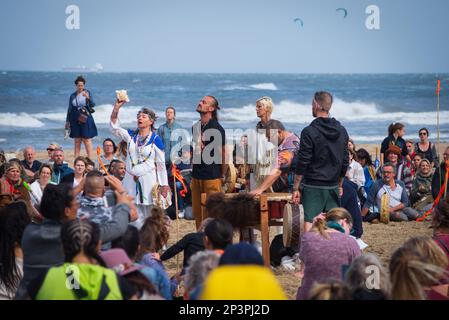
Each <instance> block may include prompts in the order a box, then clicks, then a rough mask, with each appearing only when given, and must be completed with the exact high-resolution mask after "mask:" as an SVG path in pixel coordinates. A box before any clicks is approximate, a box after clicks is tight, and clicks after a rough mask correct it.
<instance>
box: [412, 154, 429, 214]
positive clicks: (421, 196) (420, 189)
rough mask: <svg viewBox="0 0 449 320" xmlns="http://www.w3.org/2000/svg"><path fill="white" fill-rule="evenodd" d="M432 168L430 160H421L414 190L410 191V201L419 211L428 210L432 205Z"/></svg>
mask: <svg viewBox="0 0 449 320" xmlns="http://www.w3.org/2000/svg"><path fill="white" fill-rule="evenodd" d="M431 188H432V168H431V165H430V161H429V160H427V159H425V158H424V159H423V160H421V162H420V163H419V170H418V172H417V174H416V175H415V178H414V179H413V186H412V191H411V192H410V201H411V203H412V205H413V208H415V209H416V210H418V211H422V212H427V210H429V209H430V208H431V206H432V203H433V197H432V191H431Z"/></svg>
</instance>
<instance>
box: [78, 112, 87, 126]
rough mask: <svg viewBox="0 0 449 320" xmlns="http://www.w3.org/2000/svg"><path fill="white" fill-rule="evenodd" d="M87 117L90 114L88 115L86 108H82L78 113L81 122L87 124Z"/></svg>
mask: <svg viewBox="0 0 449 320" xmlns="http://www.w3.org/2000/svg"><path fill="white" fill-rule="evenodd" d="M87 118H88V116H87V114H86V112H85V111H84V108H83V109H81V110H80V112H79V115H78V122H79V123H81V124H85V123H87Z"/></svg>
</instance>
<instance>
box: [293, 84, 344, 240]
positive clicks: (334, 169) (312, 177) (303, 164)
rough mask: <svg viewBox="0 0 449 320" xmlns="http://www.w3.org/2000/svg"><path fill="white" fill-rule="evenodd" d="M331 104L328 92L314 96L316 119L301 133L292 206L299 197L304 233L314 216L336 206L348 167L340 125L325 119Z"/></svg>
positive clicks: (331, 98)
mask: <svg viewBox="0 0 449 320" xmlns="http://www.w3.org/2000/svg"><path fill="white" fill-rule="evenodd" d="M332 102H333V97H332V95H331V94H330V93H329V92H317V93H315V96H314V99H313V101H312V115H313V117H315V118H316V119H315V120H313V121H312V123H311V124H310V125H309V126H307V127H306V128H304V129H303V130H302V132H301V138H300V144H299V152H298V162H297V164H296V176H295V182H294V185H293V193H292V196H293V201H294V203H296V204H298V203H299V202H300V200H301V198H302V205H303V207H304V221H305V225H304V226H305V230H306V231H309V230H310V228H311V227H312V222H313V218H315V217H316V216H317V215H319V214H320V213H322V212H327V211H329V210H330V209H332V208H336V207H339V206H340V196H341V195H342V194H343V178H344V177H345V175H346V171H347V170H348V166H349V152H348V140H349V136H348V133H347V132H346V129H345V128H344V127H343V126H342V125H341V124H340V122H338V121H337V120H335V118H330V117H329V111H330V109H331V107H332ZM301 183H302V189H300V188H299V187H300V185H301Z"/></svg>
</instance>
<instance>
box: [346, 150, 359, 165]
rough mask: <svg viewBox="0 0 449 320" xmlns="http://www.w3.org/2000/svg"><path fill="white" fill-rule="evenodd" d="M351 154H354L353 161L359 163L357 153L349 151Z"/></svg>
mask: <svg viewBox="0 0 449 320" xmlns="http://www.w3.org/2000/svg"><path fill="white" fill-rule="evenodd" d="M348 151H349V153H350V154H352V159H353V160H354V161H357V162H359V157H358V156H357V152H355V151H354V150H351V149H348Z"/></svg>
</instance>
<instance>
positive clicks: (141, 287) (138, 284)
mask: <svg viewBox="0 0 449 320" xmlns="http://www.w3.org/2000/svg"><path fill="white" fill-rule="evenodd" d="M123 278H125V279H126V280H128V282H129V283H130V284H131V285H132V286H134V287H135V289H137V291H139V292H140V295H143V291H146V292H147V293H148V294H152V295H156V294H158V291H157V290H156V288H155V287H154V285H153V284H152V283H151V282H150V280H148V279H147V277H145V276H144V275H143V273H142V272H140V271H139V270H138V271H135V272H131V273H128V274H127V275H125V276H123Z"/></svg>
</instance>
